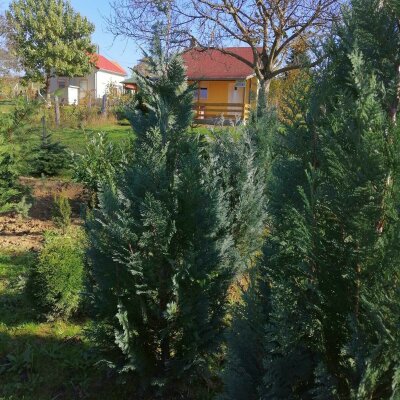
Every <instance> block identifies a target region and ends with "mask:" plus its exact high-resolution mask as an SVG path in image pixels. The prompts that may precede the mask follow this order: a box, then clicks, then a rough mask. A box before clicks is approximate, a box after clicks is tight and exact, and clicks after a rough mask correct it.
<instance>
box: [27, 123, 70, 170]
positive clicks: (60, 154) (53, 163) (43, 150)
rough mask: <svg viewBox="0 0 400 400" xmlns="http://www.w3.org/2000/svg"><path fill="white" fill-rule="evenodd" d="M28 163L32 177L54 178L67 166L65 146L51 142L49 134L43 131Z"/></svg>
mask: <svg viewBox="0 0 400 400" xmlns="http://www.w3.org/2000/svg"><path fill="white" fill-rule="evenodd" d="M30 161H31V171H30V172H31V174H32V175H33V176H42V175H44V176H55V175H57V174H58V173H59V172H60V171H61V170H62V169H63V168H65V167H66V166H67V162H68V154H67V152H66V149H65V146H63V145H62V144H61V143H60V142H58V141H53V140H52V135H51V133H49V132H47V131H46V130H45V129H44V130H43V133H42V135H41V137H40V143H39V144H38V145H36V146H34V147H33V148H32V156H31V158H30Z"/></svg>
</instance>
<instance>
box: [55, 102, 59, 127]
mask: <svg viewBox="0 0 400 400" xmlns="http://www.w3.org/2000/svg"><path fill="white" fill-rule="evenodd" d="M54 113H55V122H56V126H57V127H59V126H60V101H59V99H58V96H54Z"/></svg>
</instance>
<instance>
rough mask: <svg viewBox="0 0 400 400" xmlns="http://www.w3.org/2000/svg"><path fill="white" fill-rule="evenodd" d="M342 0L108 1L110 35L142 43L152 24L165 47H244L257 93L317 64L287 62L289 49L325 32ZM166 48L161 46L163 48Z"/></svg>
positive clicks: (343, 0) (224, 50) (148, 34)
mask: <svg viewBox="0 0 400 400" xmlns="http://www.w3.org/2000/svg"><path fill="white" fill-rule="evenodd" d="M345 1H346V0H112V2H111V6H112V8H113V13H112V15H111V16H110V18H109V19H108V22H109V27H110V31H111V32H112V33H114V34H115V35H116V36H127V37H130V38H133V39H134V40H136V41H137V42H138V43H140V44H143V43H146V42H147V41H148V40H149V38H150V36H151V35H152V33H153V27H154V26H155V25H158V26H160V25H161V26H163V27H164V33H165V35H164V38H163V39H164V40H165V41H166V43H167V44H168V46H171V47H173V46H176V47H180V48H182V47H185V46H186V47H187V46H188V45H189V43H191V44H192V45H193V44H196V46H197V47H198V48H199V49H207V48H216V49H219V50H220V51H223V52H226V53H229V51H227V50H226V46H227V45H232V44H234V43H241V44H242V45H243V44H245V45H247V46H249V47H251V49H252V53H253V60H251V61H249V60H246V59H244V58H243V57H241V56H240V55H238V54H236V53H229V54H231V55H232V56H233V57H235V58H237V59H239V60H240V61H242V62H243V63H245V64H247V65H249V66H251V67H252V68H253V69H254V72H255V74H256V76H257V78H258V80H259V82H260V88H261V90H264V91H265V92H266V93H268V91H269V84H270V81H271V80H272V79H273V78H274V77H276V76H278V75H280V74H282V73H285V72H288V71H291V70H295V69H300V68H303V67H305V66H314V65H316V64H317V63H318V62H319V61H320V59H319V58H318V57H314V58H311V60H310V59H308V61H305V59H303V61H301V59H293V58H291V57H290V56H291V53H292V50H293V46H294V45H298V44H299V42H301V41H304V42H306V41H307V42H309V41H312V40H313V39H314V38H317V37H319V36H320V35H321V34H324V33H326V32H328V30H329V29H330V26H331V24H332V21H333V20H334V19H335V18H337V17H338V15H339V10H340V6H341V4H342V3H344V2H345ZM168 46H167V47H168Z"/></svg>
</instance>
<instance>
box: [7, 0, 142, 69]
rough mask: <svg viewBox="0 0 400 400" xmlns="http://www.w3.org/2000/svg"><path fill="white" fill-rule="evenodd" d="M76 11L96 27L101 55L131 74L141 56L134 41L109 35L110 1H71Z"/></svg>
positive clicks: (97, 43)
mask: <svg viewBox="0 0 400 400" xmlns="http://www.w3.org/2000/svg"><path fill="white" fill-rule="evenodd" d="M10 1H11V0H3V1H2V0H0V5H1V6H2V7H1V8H2V9H4V8H5V7H7V6H8V4H9V3H10ZM70 1H71V4H72V6H73V7H74V9H75V10H76V11H78V12H79V13H81V14H82V15H84V16H86V17H87V18H88V19H89V20H90V21H91V22H92V23H93V24H95V26H96V31H95V33H94V35H93V43H95V44H96V45H99V46H100V54H102V55H103V56H105V57H107V58H109V59H111V60H114V61H117V62H118V63H119V64H121V65H122V66H123V67H124V68H125V69H126V70H127V72H128V74H130V71H129V70H128V68H131V67H132V66H133V65H135V64H136V62H137V60H138V59H139V58H140V56H141V52H140V50H138V49H137V47H136V46H135V44H134V43H133V42H132V41H127V40H121V39H115V40H114V37H113V35H111V34H110V33H107V31H106V27H107V24H106V22H105V21H104V18H103V17H105V16H108V15H110V12H111V8H110V5H109V0H70Z"/></svg>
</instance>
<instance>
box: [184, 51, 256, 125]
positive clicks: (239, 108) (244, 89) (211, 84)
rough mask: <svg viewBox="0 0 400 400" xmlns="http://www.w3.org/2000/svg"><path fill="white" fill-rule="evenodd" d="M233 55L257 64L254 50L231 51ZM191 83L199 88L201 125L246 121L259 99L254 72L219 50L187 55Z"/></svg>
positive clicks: (197, 115)
mask: <svg viewBox="0 0 400 400" xmlns="http://www.w3.org/2000/svg"><path fill="white" fill-rule="evenodd" d="M225 50H226V51H229V52H231V53H235V54H237V55H238V56H240V57H242V58H244V59H246V60H248V61H249V62H251V63H252V62H253V53H252V49H251V48H250V47H229V48H226V49H225ZM182 57H183V60H184V63H185V65H186V73H187V77H188V80H189V83H194V84H196V85H197V93H196V96H195V103H194V110H195V119H197V120H198V121H199V122H205V123H212V122H215V120H216V119H220V118H221V117H223V118H224V119H226V120H245V119H246V118H247V117H248V114H249V111H250V109H251V107H252V105H253V104H254V103H255V100H256V95H257V85H258V81H257V78H256V77H255V73H254V69H253V68H252V67H250V66H248V65H247V64H245V63H244V62H242V61H240V60H238V59H237V58H235V57H234V56H232V55H228V54H226V53H223V52H221V51H218V50H215V49H208V50H199V49H197V48H192V49H190V50H187V51H186V52H185V53H184V54H183V55H182Z"/></svg>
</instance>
